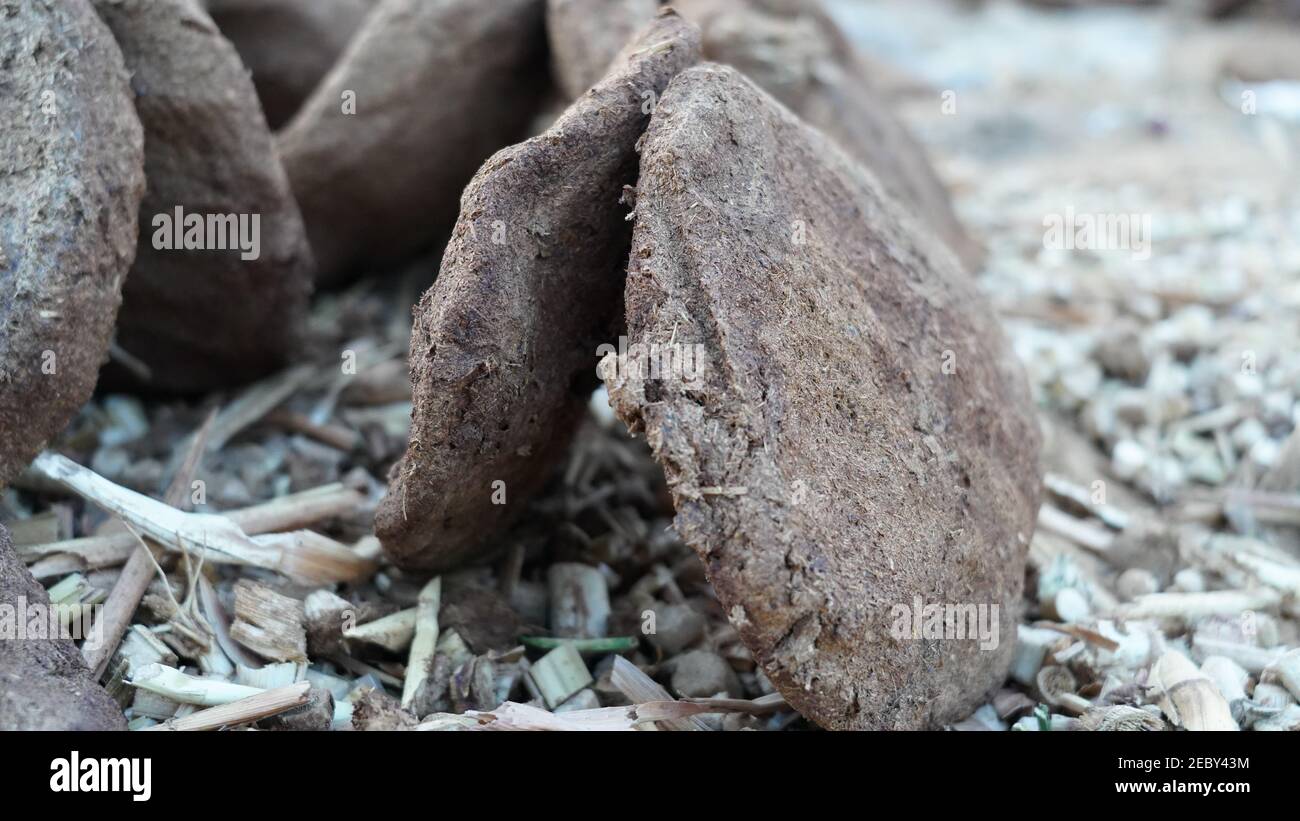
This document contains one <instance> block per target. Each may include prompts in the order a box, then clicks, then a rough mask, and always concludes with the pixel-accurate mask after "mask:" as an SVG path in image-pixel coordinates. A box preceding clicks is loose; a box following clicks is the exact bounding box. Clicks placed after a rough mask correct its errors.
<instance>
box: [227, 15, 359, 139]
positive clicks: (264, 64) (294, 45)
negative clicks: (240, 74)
mask: <svg viewBox="0 0 1300 821" xmlns="http://www.w3.org/2000/svg"><path fill="white" fill-rule="evenodd" d="M375 3H376V0H208V4H207V5H208V13H209V14H211V15H212V19H213V21H214V22H215V23H216V24H217V26H218V27H219V28H220V29H221V33H222V34H223V35H224V36H225V37H226V39H228V40H229V41H230V42H231V43H232V44H233V45H234V46H235V48H236V49H237V50H238V51H239V56H240V58H241V59H242V60H243V61H244V65H245V66H247V67H248V70H249V71H251V72H252V74H253V84H254V85H255V86H256V87H257V97H258V99H259V100H261V101H262V110H263V111H265V112H266V121H267V122H268V123H269V124H270V126H271V128H273V129H275V128H279V127H280V126H282V125H284V124H285V123H287V122H288V121H289V119H290V118H291V117H293V115H294V114H295V113H296V112H297V111H298V108H299V107H300V106H301V105H302V103H303V101H304V100H306V99H307V97H308V95H310V94H311V92H312V90H313V89H315V88H316V84H317V83H319V82H320V80H321V78H322V77H324V76H325V74H326V73H327V72H328V71H329V70H330V69H331V68H333V67H334V64H335V62H336V61H337V60H338V58H339V55H341V54H342V53H343V49H344V48H346V47H347V44H348V41H349V40H351V39H352V35H353V34H355V33H356V31H357V29H358V28H360V27H361V23H362V21H364V20H365V17H366V15H367V14H368V13H369V12H370V11H371V9H373V8H374V6H375Z"/></svg>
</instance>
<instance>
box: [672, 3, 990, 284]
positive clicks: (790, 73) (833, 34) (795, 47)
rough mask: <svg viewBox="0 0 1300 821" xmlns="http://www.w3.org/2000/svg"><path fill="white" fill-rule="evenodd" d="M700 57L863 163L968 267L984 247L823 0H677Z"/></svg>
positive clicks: (978, 260)
mask: <svg viewBox="0 0 1300 821" xmlns="http://www.w3.org/2000/svg"><path fill="white" fill-rule="evenodd" d="M674 5H675V6H676V7H677V8H679V9H680V10H681V13H682V14H683V15H685V16H686V17H687V18H689V19H691V20H695V21H696V22H697V23H699V25H700V28H701V29H702V30H703V32H704V56H705V57H706V58H708V59H710V60H714V61H716V62H719V63H727V64H729V65H732V66H734V67H735V68H737V69H739V70H740V71H741V72H743V73H744V74H745V75H746V76H748V77H749V78H750V79H751V80H753V81H754V82H755V83H757V84H758V85H759V86H760V87H761V88H762V89H763V90H764V91H766V92H768V93H769V94H771V95H772V96H773V97H776V98H777V99H778V100H780V101H781V102H782V103H783V104H785V105H786V106H788V107H789V108H790V109H791V110H792V111H794V113H796V114H798V115H799V116H800V117H802V118H803V119H804V120H806V121H807V122H808V123H809V124H810V125H812V126H814V127H816V128H818V129H820V130H821V131H822V132H824V133H825V134H826V135H827V136H829V137H830V138H831V139H833V140H835V141H836V142H837V143H839V145H840V147H841V148H842V149H844V150H845V151H847V152H848V153H849V154H851V155H852V156H853V157H855V158H856V159H858V160H859V161H860V162H862V163H863V164H864V165H865V166H866V167H867V169H868V170H870V171H871V173H873V174H875V175H876V177H878V178H879V180H880V182H881V183H882V184H883V185H884V187H885V190H886V191H888V192H889V193H890V194H891V195H893V196H894V197H896V198H897V199H898V200H899V201H900V202H902V203H903V204H904V205H906V206H907V207H908V208H910V209H912V211H913V213H914V214H915V215H916V216H917V217H918V218H919V219H920V220H921V222H922V223H923V224H924V225H925V226H926V230H929V231H933V232H934V233H936V234H937V235H938V236H939V238H940V239H942V240H943V241H944V242H945V243H946V244H947V245H948V247H949V248H951V249H952V250H953V252H954V253H956V254H957V256H958V258H959V259H960V260H961V262H962V264H963V265H964V266H966V267H967V268H968V269H970V270H975V269H978V268H979V267H980V265H981V264H982V261H983V250H982V248H981V247H980V245H979V243H978V242H976V241H974V240H973V239H972V238H971V237H970V236H968V235H967V233H966V230H965V229H964V228H963V227H962V225H961V223H960V222H959V221H958V219H957V216H956V214H955V212H954V211H953V208H952V204H951V203H950V202H949V200H948V192H947V191H946V189H945V188H944V185H943V183H942V182H941V181H940V180H939V178H938V177H937V176H936V175H935V173H934V169H933V168H931V166H930V161H929V159H928V157H927V156H926V153H925V149H924V148H922V147H921V144H920V143H918V142H917V141H916V139H915V138H914V137H913V136H912V135H911V134H910V133H909V132H908V130H907V128H906V127H905V126H904V125H903V122H902V121H901V120H900V119H898V118H897V117H896V116H895V115H894V113H893V112H892V111H891V110H890V108H889V104H888V102H887V101H886V100H885V98H884V97H883V96H882V95H880V94H879V93H878V92H877V91H875V90H874V89H873V87H872V83H871V80H870V79H869V77H868V76H867V74H868V72H869V71H870V70H871V69H870V67H869V66H868V65H867V64H866V63H865V62H864V61H863V60H862V59H861V58H860V57H859V56H858V55H857V54H856V53H855V51H854V49H853V47H852V44H850V43H849V42H848V41H847V40H846V39H845V37H844V35H843V34H842V33H841V32H840V30H839V28H838V27H837V26H836V25H835V23H834V21H833V20H832V19H831V18H830V16H829V15H828V14H826V13H825V11H824V10H823V9H822V7H821V3H820V2H819V0H678V2H675V3H674Z"/></svg>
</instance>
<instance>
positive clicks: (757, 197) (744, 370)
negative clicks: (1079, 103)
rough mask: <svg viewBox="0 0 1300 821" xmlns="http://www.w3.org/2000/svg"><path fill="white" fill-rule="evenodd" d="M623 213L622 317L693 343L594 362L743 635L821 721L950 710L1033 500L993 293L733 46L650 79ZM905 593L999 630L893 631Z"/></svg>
mask: <svg viewBox="0 0 1300 821" xmlns="http://www.w3.org/2000/svg"><path fill="white" fill-rule="evenodd" d="M636 214H637V216H636V226H635V234H634V237H633V243H632V255H631V262H630V265H629V270H628V275H627V292H626V298H627V318H628V334H629V337H630V339H631V341H632V343H634V344H636V345H640V346H643V347H642V350H649V351H652V352H653V351H654V350H655V348H654V347H653V346H658V350H659V351H660V352H661V354H662V352H663V351H666V350H667V351H675V352H677V356H678V361H679V362H680V361H683V360H682V356H683V355H684V353H685V350H686V349H689V348H693V347H694V346H700V348H699V350H698V353H697V358H696V361H697V362H698V363H700V364H699V365H697V366H696V367H695V368H694V369H691V370H688V369H685V368H681V367H674V366H671V365H670V363H669V362H667V361H666V360H664V359H663V357H662V356H660V357H658V358H655V357H654V356H650V357H647V359H646V361H643V362H639V363H638V362H636V361H635V360H634V359H633V358H632V357H629V358H628V359H627V360H626V361H625V362H619V361H617V360H616V359H615V358H614V357H613V356H610V357H607V358H606V360H605V361H604V362H603V363H602V371H603V372H604V374H605V377H606V384H607V386H608V388H609V390H610V395H611V401H612V404H613V405H614V407H615V409H616V411H617V413H618V414H619V416H620V417H621V418H622V419H623V420H624V421H625V422H627V423H628V425H629V427H631V428H632V429H633V430H643V431H644V432H645V434H646V437H647V440H648V441H649V443H650V445H651V447H652V449H653V451H654V453H655V456H656V458H657V459H658V461H659V462H660V464H661V465H662V466H663V468H664V471H665V474H666V476H667V479H668V483H669V487H670V490H671V492H672V495H673V500H674V504H675V507H676V510H677V516H676V520H675V527H676V529H677V531H678V532H679V533H680V534H681V536H682V538H683V539H684V540H685V541H686V542H687V543H688V544H689V545H691V547H693V548H694V549H695V551H696V552H697V553H698V554H699V556H700V557H701V558H702V559H703V560H704V562H705V564H706V566H707V571H708V575H709V579H710V581H711V583H712V584H713V586H714V589H715V590H716V592H717V594H718V597H719V599H720V601H721V602H722V604H723V606H724V608H725V609H726V610H727V612H728V616H729V618H730V619H731V622H732V623H733V625H734V626H735V627H736V628H737V630H738V631H739V632H740V635H741V637H742V638H743V639H744V641H745V643H746V645H748V647H749V648H750V650H751V651H753V653H754V655H755V658H756V659H757V660H758V661H759V662H760V663H761V664H762V665H763V669H764V670H765V672H766V673H767V675H768V676H769V678H770V679H771V680H772V682H773V683H774V684H775V685H776V687H777V688H778V689H779V690H780V691H781V692H782V693H783V694H784V695H785V697H786V699H787V700H788V701H789V702H790V703H791V704H792V705H794V706H795V707H796V708H797V709H799V710H800V711H801V712H802V713H803V714H804V715H805V716H807V717H808V718H810V719H812V720H813V721H816V722H817V723H819V724H821V725H822V726H824V727H828V728H860V729H867V728H875V729H887V728H888V729H905V728H922V727H934V726H938V725H939V724H941V723H943V722H945V721H949V720H952V719H956V718H959V717H962V716H965V715H968V714H969V711H970V710H971V709H973V708H974V706H975V705H977V704H979V703H980V699H981V698H982V697H983V696H984V695H985V694H986V693H988V692H989V691H990V690H991V689H992V688H994V687H996V686H997V685H998V684H1000V683H1001V682H1002V681H1003V680H1004V676H1005V672H1006V669H1007V665H1008V663H1009V661H1010V658H1011V653H1012V651H1013V649H1014V645H1015V635H1016V628H1015V624H1016V621H1017V618H1018V609H1019V601H1020V593H1021V586H1022V581H1023V572H1024V561H1025V553H1026V549H1027V547H1028V544H1029V539H1030V536H1031V534H1032V532H1033V528H1034V517H1035V512H1036V510H1037V507H1038V505H1037V496H1038V474H1037V455H1038V441H1039V434H1038V431H1037V428H1036V425H1035V423H1034V418H1033V412H1032V407H1031V404H1030V400H1029V395H1028V391H1027V390H1026V387H1025V383H1024V378H1023V375H1021V374H1020V373H1019V371H1018V370H1017V366H1015V365H1014V364H1011V363H1012V361H1013V360H1012V359H1011V356H1010V353H1009V351H1008V349H1007V346H1006V344H1005V342H1004V340H1003V338H1002V335H1001V333H1000V330H999V328H998V326H997V323H996V321H995V319H994V317H993V315H992V312H991V310H990V308H989V307H988V305H987V304H986V302H985V301H984V299H983V298H982V297H981V296H980V295H979V294H978V293H977V292H976V290H975V287H974V285H973V283H972V282H971V280H970V278H969V277H968V276H967V275H966V274H965V273H963V272H962V271H960V270H958V268H957V266H956V264H955V260H954V259H953V258H952V256H951V255H950V254H948V253H946V251H944V250H941V249H936V247H935V242H934V240H933V239H932V237H931V236H930V235H929V234H928V233H927V232H924V231H921V230H919V227H918V226H917V225H916V224H915V223H914V222H913V221H912V219H911V216H910V215H909V214H906V213H905V212H904V210H903V209H901V208H899V207H898V206H897V204H896V203H895V202H894V201H893V200H892V199H891V198H889V197H887V196H885V195H884V194H883V193H882V191H881V188H880V186H879V184H878V183H877V182H876V180H875V178H874V177H872V176H871V175H870V174H869V173H866V172H865V171H864V170H863V169H862V168H861V167H860V166H858V165H857V164H856V163H855V162H854V161H853V160H852V159H851V158H849V157H848V156H847V155H845V154H844V153H842V152H841V151H840V150H839V149H838V148H836V147H835V146H834V145H833V144H832V143H831V142H830V141H829V140H828V139H826V138H825V137H824V136H823V135H821V134H820V133H818V132H817V131H815V130H813V129H811V128H809V127H808V126H806V125H805V124H804V123H803V122H802V121H800V120H798V119H797V118H796V117H794V116H792V115H791V114H790V112H789V111H787V110H786V109H785V108H783V107H782V106H780V105H779V104H777V103H776V101H774V100H773V99H772V98H771V97H769V96H768V95H767V94H765V93H764V92H762V91H760V90H759V89H758V88H757V87H756V86H754V85H753V83H751V82H750V81H749V80H747V79H745V78H744V77H743V76H742V75H740V74H739V73H738V72H736V71H735V70H733V69H731V68H727V67H722V66H717V65H713V64H706V65H702V66H699V67H697V68H693V69H690V70H688V71H686V72H683V73H682V74H680V75H678V77H677V79H675V80H674V81H673V83H672V84H671V86H670V87H669V89H668V91H667V92H666V93H665V94H664V95H663V97H662V98H661V99H660V102H659V106H658V108H657V109H656V110H655V115H654V118H653V119H652V121H651V125H650V128H649V129H648V131H647V134H646V138H645V142H644V147H643V150H642V155H641V177H640V182H639V184H638V194H637V208H636ZM647 363H649V364H650V365H651V366H654V365H656V364H657V365H658V367H657V368H653V369H652V368H648V367H646V364H647ZM691 377H693V378H691ZM917 604H920V605H921V606H922V607H925V606H930V605H939V606H946V605H960V606H975V607H983V608H984V612H985V614H986V617H987V616H991V615H992V614H993V613H996V614H997V617H998V621H997V622H996V623H991V619H990V620H989V622H990V623H989V626H990V627H991V626H993V625H994V624H995V625H996V626H997V627H998V630H997V631H996V632H992V631H991V630H990V634H991V635H990V639H996V642H993V641H990V642H987V644H993V643H996V647H987V649H981V642H979V641H978V640H974V639H945V638H934V637H930V638H926V637H925V636H924V635H922V636H920V637H914V636H913V635H912V634H911V632H910V631H908V632H907V633H906V635H903V636H897V635H895V634H894V629H895V627H896V617H897V615H898V611H897V610H896V608H899V607H907V608H909V609H911V608H914V607H915V606H916V605H917ZM990 607H996V608H997V609H996V611H995V610H992V609H989V608H990ZM971 632H972V633H974V632H975V630H974V629H972V630H971Z"/></svg>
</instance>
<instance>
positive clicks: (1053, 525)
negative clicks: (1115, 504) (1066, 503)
mask: <svg viewBox="0 0 1300 821" xmlns="http://www.w3.org/2000/svg"><path fill="white" fill-rule="evenodd" d="M1038 525H1039V527H1041V528H1043V529H1044V530H1046V531H1048V532H1050V533H1054V534H1056V535H1057V536H1060V537H1062V538H1064V539H1069V540H1070V541H1072V542H1074V543H1075V544H1077V545H1079V546H1080V547H1086V548H1088V549H1089V550H1093V551H1096V552H1097V553H1105V552H1106V551H1107V550H1109V549H1110V546H1111V543H1113V542H1114V541H1115V537H1114V535H1113V534H1112V533H1111V532H1110V531H1108V530H1104V529H1102V528H1100V527H1097V526H1096V525H1092V524H1089V523H1088V522H1085V521H1082V520H1080V519H1076V518H1074V517H1073V516H1071V515H1070V514H1068V513H1066V512H1065V511H1063V510H1060V509H1058V508H1055V507H1052V506H1051V505H1047V504H1045V505H1043V506H1042V507H1040V508H1039V509H1038Z"/></svg>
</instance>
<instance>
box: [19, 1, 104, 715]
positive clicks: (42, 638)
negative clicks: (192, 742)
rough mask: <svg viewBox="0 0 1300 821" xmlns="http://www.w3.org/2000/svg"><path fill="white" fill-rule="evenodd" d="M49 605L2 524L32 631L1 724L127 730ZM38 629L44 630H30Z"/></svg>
mask: <svg viewBox="0 0 1300 821" xmlns="http://www.w3.org/2000/svg"><path fill="white" fill-rule="evenodd" d="M59 2H60V3H65V2H67V0H59ZM49 607H50V597H49V596H48V595H47V594H46V592H45V588H44V587H41V585H40V584H38V583H37V581H36V580H35V579H34V578H32V574H31V573H28V572H27V568H26V566H24V565H23V563H22V560H21V559H19V558H18V555H17V554H16V553H15V552H14V548H13V544H12V543H11V542H10V540H9V531H8V530H6V529H5V528H4V526H3V525H0V630H17V629H18V620H22V622H23V627H24V629H25V630H27V631H29V632H28V633H26V634H25V635H24V636H23V637H22V638H18V637H15V636H0V730H125V729H126V719H125V718H123V716H122V710H121V709H120V708H119V707H118V706H117V703H116V702H115V701H113V699H112V698H110V697H109V695H108V693H106V692H104V689H103V688H102V687H100V686H99V685H98V684H96V683H95V682H94V681H92V680H91V677H90V670H89V669H88V668H87V667H86V662H85V660H84V659H82V656H81V651H80V650H78V649H77V645H75V644H73V642H72V640H71V639H69V638H59V637H57V636H55V637H53V638H51V637H49V618H48V616H46V617H45V618H44V625H41V626H39V627H38V626H37V625H34V624H33V623H32V622H33V621H39V620H40V619H41V617H42V615H44V614H48V612H49ZM6 615H7V616H8V618H6ZM9 619H12V620H9ZM37 629H40V630H44V631H45V632H44V633H40V634H37V633H35V632H30V631H34V630H37ZM89 635H91V636H93V635H94V631H93V630H92V631H91V632H90V634H89Z"/></svg>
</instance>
